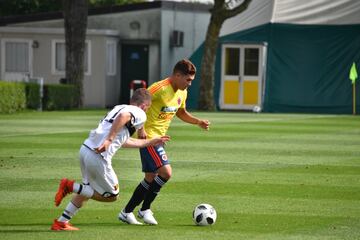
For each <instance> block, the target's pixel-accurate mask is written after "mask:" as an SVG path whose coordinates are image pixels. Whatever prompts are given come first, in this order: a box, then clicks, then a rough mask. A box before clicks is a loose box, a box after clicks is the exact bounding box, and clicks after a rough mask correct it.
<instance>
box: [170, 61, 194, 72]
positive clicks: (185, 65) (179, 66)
mask: <svg viewBox="0 0 360 240" xmlns="http://www.w3.org/2000/svg"><path fill="white" fill-rule="evenodd" d="M177 72H179V73H182V74H184V75H188V74H189V75H195V73H196V67H195V65H194V64H193V63H192V62H190V61H189V60H187V59H183V60H180V61H179V62H177V63H176V65H175V67H174V70H173V74H175V73H177Z"/></svg>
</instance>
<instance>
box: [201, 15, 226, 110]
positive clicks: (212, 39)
mask: <svg viewBox="0 0 360 240" xmlns="http://www.w3.org/2000/svg"><path fill="white" fill-rule="evenodd" d="M223 22H224V20H222V18H220V17H219V16H217V15H216V14H212V15H211V19H210V23H209V26H208V29H207V32H206V40H205V44H204V54H203V57H202V61H201V73H200V99H199V102H198V103H199V109H200V110H210V111H213V110H215V106H216V105H215V101H214V82H215V76H214V75H215V61H216V49H217V45H218V40H219V33H220V29H221V26H222V24H223Z"/></svg>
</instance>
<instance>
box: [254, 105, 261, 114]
mask: <svg viewBox="0 0 360 240" xmlns="http://www.w3.org/2000/svg"><path fill="white" fill-rule="evenodd" d="M253 112H255V113H259V112H261V107H260V106H254V108H253Z"/></svg>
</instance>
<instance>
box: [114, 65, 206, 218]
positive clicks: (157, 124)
mask: <svg viewBox="0 0 360 240" xmlns="http://www.w3.org/2000/svg"><path fill="white" fill-rule="evenodd" d="M195 73H196V68H195V66H194V65H193V64H192V63H191V62H190V61H189V60H181V61H179V62H178V63H177V64H176V65H175V67H174V69H173V72H172V74H171V76H169V77H168V78H166V79H164V80H161V81H159V82H156V83H154V84H152V85H151V86H150V87H149V88H148V90H149V91H150V93H151V95H152V105H151V107H150V108H149V110H148V111H147V113H146V115H147V121H146V123H145V125H144V127H143V128H141V129H139V131H138V136H139V138H141V139H145V138H153V137H157V136H163V135H165V134H166V132H167V130H168V128H169V125H170V123H171V120H172V119H173V117H174V116H175V115H176V116H177V117H178V118H180V119H181V120H182V121H184V122H186V123H190V124H195V125H198V126H199V127H200V128H203V129H205V130H208V129H209V125H210V122H209V121H208V120H203V119H199V118H196V117H194V116H193V115H191V114H190V113H189V112H188V111H187V110H186V104H185V101H186V97H187V88H188V87H189V86H190V85H191V82H192V81H193V80H194V78H195ZM140 156H141V162H142V171H143V172H144V173H145V178H144V179H143V180H142V181H141V182H140V183H139V185H138V186H137V187H136V189H135V191H134V193H133V195H132V197H131V199H130V200H129V202H128V203H127V205H126V206H125V208H124V209H123V210H122V211H121V212H120V213H119V220H121V221H123V222H126V223H129V224H137V221H133V220H134V219H133V218H132V216H134V214H133V211H134V209H135V207H136V206H138V205H139V204H140V203H141V202H142V207H141V209H139V211H138V217H139V218H141V219H143V221H144V222H145V223H147V224H151V225H156V224H157V221H156V219H155V217H154V215H153V212H152V211H151V210H150V206H151V203H152V202H153V201H154V199H155V198H156V196H157V195H158V193H159V191H160V189H161V187H163V186H164V184H166V182H167V181H168V180H169V179H170V177H171V174H172V169H171V166H170V160H169V158H168V156H167V154H166V152H165V148H164V146H161V145H157V146H148V147H145V148H141V149H140Z"/></svg>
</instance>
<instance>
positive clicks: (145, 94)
mask: <svg viewBox="0 0 360 240" xmlns="http://www.w3.org/2000/svg"><path fill="white" fill-rule="evenodd" d="M146 101H151V94H150V92H149V91H148V90H147V89H146V88H138V89H136V90H135V91H134V93H133V95H132V97H131V99H130V102H131V103H133V104H136V105H140V104H142V103H144V102H146Z"/></svg>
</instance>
